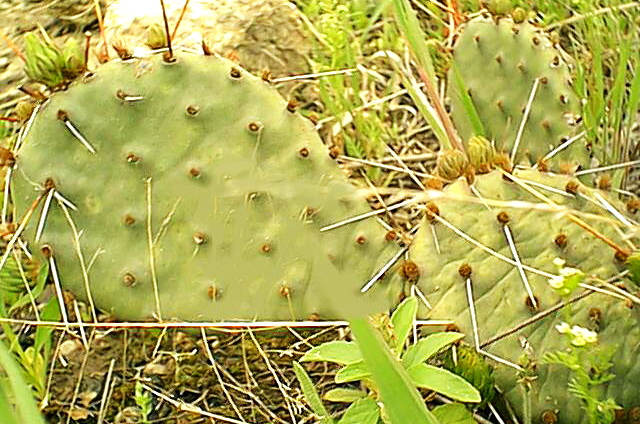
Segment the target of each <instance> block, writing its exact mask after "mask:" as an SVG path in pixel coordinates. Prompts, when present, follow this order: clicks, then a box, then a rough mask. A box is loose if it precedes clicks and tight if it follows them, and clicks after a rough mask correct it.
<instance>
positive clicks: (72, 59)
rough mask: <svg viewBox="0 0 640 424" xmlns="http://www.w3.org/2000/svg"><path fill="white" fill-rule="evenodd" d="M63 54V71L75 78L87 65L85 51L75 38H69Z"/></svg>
mask: <svg viewBox="0 0 640 424" xmlns="http://www.w3.org/2000/svg"><path fill="white" fill-rule="evenodd" d="M62 56H63V58H64V69H63V72H64V74H65V75H67V76H68V77H70V78H75V77H77V76H78V75H80V74H81V73H82V72H83V71H84V69H85V65H86V64H85V63H84V51H83V50H82V48H81V47H80V44H78V42H77V41H76V40H75V39H74V38H69V39H68V40H67V42H66V43H65V44H64V49H63V50H62Z"/></svg>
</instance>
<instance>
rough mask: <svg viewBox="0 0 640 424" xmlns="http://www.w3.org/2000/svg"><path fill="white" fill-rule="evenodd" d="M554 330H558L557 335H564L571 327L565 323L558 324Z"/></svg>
mask: <svg viewBox="0 0 640 424" xmlns="http://www.w3.org/2000/svg"><path fill="white" fill-rule="evenodd" d="M556 330H558V333H560V334H566V333H568V332H569V331H571V326H570V325H569V324H567V323H566V322H561V323H560V324H558V325H556Z"/></svg>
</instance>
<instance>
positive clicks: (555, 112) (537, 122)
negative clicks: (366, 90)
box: [448, 17, 589, 166]
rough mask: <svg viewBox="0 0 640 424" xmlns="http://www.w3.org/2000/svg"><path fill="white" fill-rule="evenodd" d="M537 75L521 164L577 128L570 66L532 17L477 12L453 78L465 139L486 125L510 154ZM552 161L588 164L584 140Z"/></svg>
mask: <svg viewBox="0 0 640 424" xmlns="http://www.w3.org/2000/svg"><path fill="white" fill-rule="evenodd" d="M536 79H537V80H538V84H537V89H536V92H535V97H534V99H533V101H532V102H531V108H530V112H529V115H528V119H527V121H526V125H525V126H524V129H523V132H522V137H521V139H520V143H519V145H518V149H517V152H518V155H517V156H516V163H520V162H523V161H525V162H526V161H528V162H529V163H536V161H538V159H541V158H543V157H544V156H545V155H547V154H548V153H549V152H551V151H552V150H553V149H555V148H556V147H558V146H560V145H561V144H562V143H563V142H564V141H566V140H567V139H569V138H570V137H572V136H574V135H575V134H576V133H577V128H576V126H575V121H576V120H577V118H578V114H579V112H580V104H579V100H578V98H577V97H576V95H575V94H574V91H573V89H572V88H571V86H570V81H571V75H570V72H569V69H568V66H567V64H566V63H565V62H564V60H563V57H562V54H561V52H560V51H558V50H556V49H555V48H554V47H553V46H552V44H551V42H550V41H549V39H548V38H547V37H546V36H545V35H544V33H542V32H541V31H539V30H537V29H536V28H535V27H534V26H533V25H531V24H529V23H521V24H515V23H514V22H513V21H512V20H511V19H500V20H498V21H497V22H496V21H494V20H492V19H488V18H484V17H479V18H476V19H474V20H472V21H470V22H468V23H467V24H465V25H464V26H463V27H462V30H461V33H460V34H459V36H458V40H457V41H456V44H455V46H454V54H453V63H452V67H451V70H450V72H449V77H448V97H449V99H450V102H451V113H452V117H453V120H454V122H455V124H456V127H457V128H458V130H459V132H460V135H461V136H462V137H463V139H465V140H468V139H470V138H471V137H472V136H474V135H480V132H479V131H478V127H479V126H480V125H479V124H481V126H482V127H483V129H484V135H485V136H486V137H487V138H489V139H490V140H494V141H495V142H496V148H497V150H498V151H500V150H505V151H507V152H509V153H510V152H511V150H512V148H513V146H514V143H515V140H516V137H517V134H518V130H519V127H520V125H521V122H522V120H523V116H524V113H525V108H526V106H527V104H528V101H529V98H530V94H531V92H532V89H533V87H534V81H536ZM469 100H470V102H471V103H472V104H473V106H474V107H475V110H476V112H477V118H479V119H476V120H474V119H472V117H473V116H474V114H473V113H469V111H468V107H467V108H465V103H468V102H469ZM554 161H557V162H568V163H571V164H579V165H583V166H586V165H588V163H589V152H588V151H587V148H586V145H585V141H584V139H581V140H577V141H576V142H574V143H573V144H571V145H570V146H569V147H568V148H566V149H564V150H563V151H561V152H560V153H558V154H557V155H555V156H554Z"/></svg>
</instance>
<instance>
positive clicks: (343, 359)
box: [300, 340, 362, 365]
mask: <svg viewBox="0 0 640 424" xmlns="http://www.w3.org/2000/svg"><path fill="white" fill-rule="evenodd" d="M300 361H301V362H305V361H327V362H335V363H336V364H340V365H349V364H355V363H356V362H359V361H362V355H361V354H360V350H359V349H358V346H357V345H356V344H355V343H353V342H346V341H343V340H337V341H334V342H328V343H323V344H321V345H320V346H315V347H313V348H312V349H311V350H309V351H308V352H307V353H305V354H304V356H303V357H302V358H300Z"/></svg>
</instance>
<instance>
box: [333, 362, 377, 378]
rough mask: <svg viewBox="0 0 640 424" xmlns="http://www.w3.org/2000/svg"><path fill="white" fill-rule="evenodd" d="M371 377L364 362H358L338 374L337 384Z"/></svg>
mask: <svg viewBox="0 0 640 424" xmlns="http://www.w3.org/2000/svg"><path fill="white" fill-rule="evenodd" d="M369 377H371V372H369V368H367V366H366V365H365V363H364V362H362V361H360V362H356V363H355V364H350V365H347V366H346V367H344V368H341V369H340V370H338V372H337V373H336V377H335V379H336V383H349V382H351V381H358V380H363V379H365V378H369Z"/></svg>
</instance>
